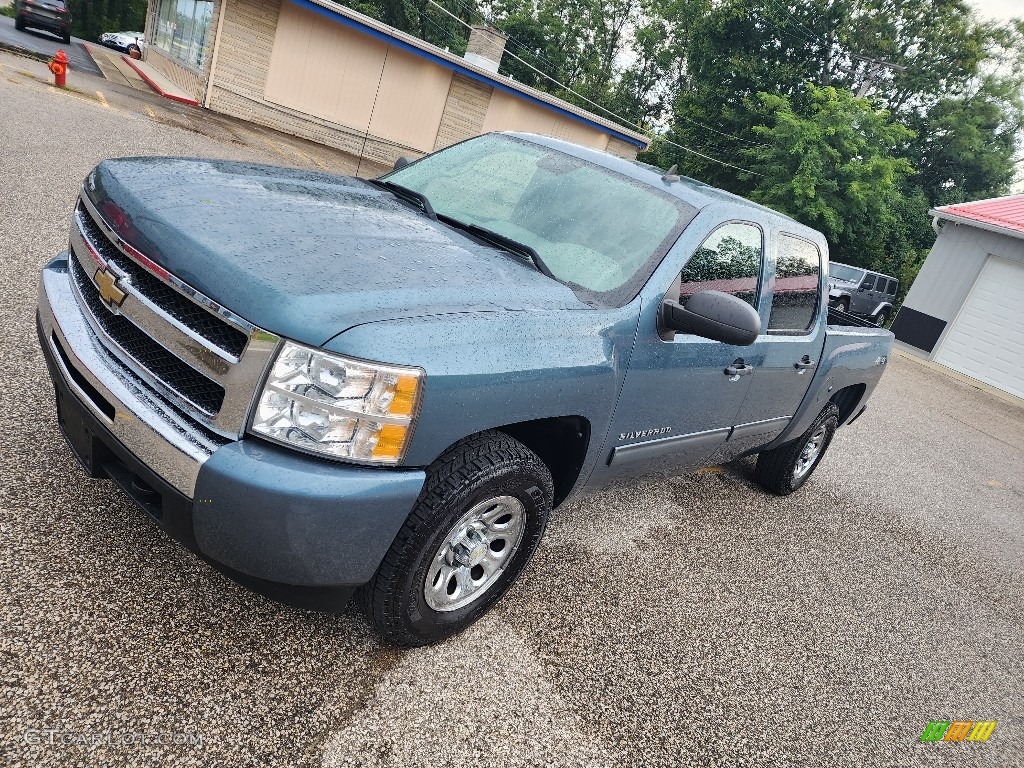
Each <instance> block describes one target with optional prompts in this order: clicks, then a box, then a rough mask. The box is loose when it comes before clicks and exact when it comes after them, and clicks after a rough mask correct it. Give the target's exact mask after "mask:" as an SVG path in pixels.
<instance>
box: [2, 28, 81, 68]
mask: <svg viewBox="0 0 1024 768" xmlns="http://www.w3.org/2000/svg"><path fill="white" fill-rule="evenodd" d="M82 42H83V41H82V40H80V39H79V38H77V37H72V38H71V43H70V44H69V45H65V44H64V41H62V40H61V39H60V38H59V37H57V36H56V35H52V34H50V33H49V32H45V31H44V30H41V29H26V30H25V31H24V32H20V31H18V30H17V29H15V28H14V19H12V18H10V17H9V16H0V43H6V44H7V45H13V46H15V47H17V48H24V49H25V50H27V51H32V52H34V53H41V54H43V55H45V56H53V55H54V54H55V53H57V51H58V50H59V49H63V50H64V53H66V54H67V55H68V61H69V62H70V64H71V70H72V71H73V72H86V73H88V74H90V75H99V74H100V71H99V69H98V68H97V67H96V64H95V63H94V62H93V60H92V57H91V56H90V55H89V53H88V52H87V51H86V50H85V48H84V47H82Z"/></svg>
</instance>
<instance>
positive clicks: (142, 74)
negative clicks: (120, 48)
mask: <svg viewBox="0 0 1024 768" xmlns="http://www.w3.org/2000/svg"><path fill="white" fill-rule="evenodd" d="M121 58H122V59H124V62H125V64H127V65H128V66H129V67H131V68H132V69H134V70H135V72H136V73H137V74H138V76H139V77H141V78H142V79H143V80H144V81H145V82H146V85H148V86H149V87H150V88H152V89H153V90H154V91H156V92H157V93H159V94H160V95H161V96H163V97H164V98H165V99H171V100H173V101H180V102H181V103H182V104H188V105H189V106H190V107H198V106H199V101H198V99H192V98H189V97H188V96H178V95H177V94H174V93H168V92H167V91H165V90H164V89H163V88H161V87H160V86H159V85H157V84H156V83H155V82H154V81H153V79H152V78H151V77H150V76H149V75H147V74H146V73H145V72H143V71H142V69H141V68H139V67H138V66H136V64H135V62H134V61H133V60H132V58H131V57H130V56H123V55H122V56H121Z"/></svg>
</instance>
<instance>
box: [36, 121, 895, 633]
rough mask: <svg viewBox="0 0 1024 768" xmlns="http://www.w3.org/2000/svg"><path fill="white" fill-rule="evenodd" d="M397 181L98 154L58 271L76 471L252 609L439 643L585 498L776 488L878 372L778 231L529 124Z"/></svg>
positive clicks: (407, 166) (646, 169) (762, 219)
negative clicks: (739, 470)
mask: <svg viewBox="0 0 1024 768" xmlns="http://www.w3.org/2000/svg"><path fill="white" fill-rule="evenodd" d="M397 165H398V166H400V167H397V168H396V170H395V171H394V172H392V173H389V174H387V175H386V176H384V177H382V178H380V179H377V180H368V181H367V180H361V179H357V178H350V177H340V176H334V175H328V174H323V173H313V172H308V171H301V170H296V169H286V168H279V167H273V166H264V165H251V164H244V163H231V162H219V161H212V160H195V159H175V158H130V159H118V160H108V161H106V162H103V163H101V164H100V165H99V166H97V167H96V168H95V169H94V170H93V171H92V172H90V174H89V175H88V177H87V178H86V180H85V183H84V184H83V187H82V191H81V194H80V196H79V198H78V202H77V205H76V207H75V210H74V214H73V219H72V224H71V235H70V245H69V248H68V250H67V251H66V252H64V253H62V254H60V255H59V256H57V257H56V258H54V259H53V260H52V261H51V262H50V263H49V264H47V265H46V267H45V268H44V269H43V272H42V279H41V284H40V292H39V306H38V316H37V321H38V322H37V325H38V332H39V341H40V344H41V345H42V350H43V352H44V355H45V358H46V361H47V364H48V366H49V371H50V375H51V377H52V379H53V382H54V385H55V389H56V394H57V418H58V421H59V424H60V426H61V428H62V430H63V433H64V435H65V436H66V438H67V441H68V443H69V444H70V446H71V449H72V452H73V454H74V455H75V456H76V457H77V458H78V460H79V461H80V462H81V463H82V465H83V466H84V467H85V470H86V472H87V473H88V474H89V475H90V476H91V477H104V478H110V479H111V480H113V481H114V482H115V483H116V484H117V485H118V486H119V487H120V488H121V489H122V490H123V491H124V492H125V493H127V494H128V495H129V496H130V497H131V498H132V499H134V500H135V501H136V502H137V503H138V505H139V506H141V507H142V508H143V509H144V510H145V511H146V512H148V513H149V514H150V515H151V516H152V517H153V518H154V519H155V520H156V521H157V522H158V523H159V524H160V525H161V526H162V527H163V529H164V530H165V531H166V532H167V533H168V534H169V535H171V536H172V537H174V538H176V539H177V540H179V541H180V542H182V543H183V544H184V545H185V546H187V547H188V548H190V549H191V550H193V551H194V552H195V553H197V554H198V555H199V556H200V557H202V558H203V559H205V560H206V561H208V562H209V563H211V564H212V565H214V566H215V567H217V568H218V569H220V570H222V571H223V572H225V573H227V574H229V575H230V576H232V577H233V578H236V579H238V580H240V581H243V582H244V583H246V584H249V585H251V586H253V587H254V588H256V589H259V590H261V591H263V592H265V593H266V594H270V595H272V596H274V597H277V598H279V599H284V600H287V601H289V602H292V603H298V604H302V605H310V606H317V607H340V606H342V605H344V604H345V602H347V601H348V600H349V598H350V597H351V596H352V595H353V594H354V593H358V596H359V599H360V601H361V603H362V604H363V606H364V607H365V610H366V612H367V614H368V616H369V619H370V621H371V622H372V623H373V624H374V625H375V626H376V627H377V629H378V630H379V631H380V632H381V633H382V634H383V635H384V636H385V637H386V638H388V639H389V640H390V641H392V642H394V643H396V644H400V645H410V646H411V645H422V644H425V643H429V642H432V641H436V640H439V639H441V638H444V637H447V636H449V635H451V634H453V633H455V632H458V631H460V630H461V629H463V628H465V627H466V626H468V625H469V624H470V623H472V622H473V621H475V620H476V619H477V618H479V617H480V616H481V615H482V614H483V613H485V612H486V611H487V610H488V609H489V608H490V607H491V606H493V605H494V603H495V602H496V601H497V600H499V599H500V597H501V596H502V595H503V594H504V593H505V592H506V591H507V590H508V588H509V587H510V586H511V585H512V584H513V583H514V581H515V580H516V579H517V578H518V577H519V575H520V574H521V573H522V571H523V569H524V568H525V567H526V565H527V563H528V562H529V560H530V557H531V555H532V554H533V552H534V550H535V549H536V548H537V545H538V542H539V541H540V539H541V536H542V534H543V533H544V528H545V524H546V522H547V520H548V517H549V515H550V513H551V511H552V510H553V509H555V508H556V507H558V506H559V505H561V504H564V503H565V502H566V501H567V500H569V499H570V498H573V497H574V496H576V495H577V494H581V493H585V492H587V491H588V490H592V489H596V488H601V487H604V486H606V485H607V484H609V483H611V482H612V481H615V480H618V479H621V478H624V477H628V476H635V475H639V474H642V473H649V472H667V473H682V472H685V471H688V470H692V469H694V468H697V467H701V466H705V465H711V464H718V463H721V462H726V461H730V460H732V459H735V458H737V457H740V456H744V455H751V454H757V455H758V458H757V464H756V479H757V481H758V482H759V483H760V484H761V485H763V486H764V487H765V488H766V489H767V490H769V491H771V492H773V493H777V494H782V495H785V494H789V493H791V492H793V491H795V490H796V489H797V488H799V487H800V485H801V484H803V483H804V482H805V481H806V480H807V479H808V477H809V476H810V475H811V473H812V472H813V471H814V468H815V467H816V466H817V464H818V462H819V461H820V460H821V457H822V455H823V454H824V453H825V451H826V450H827V449H828V446H829V443H830V441H831V440H832V436H833V434H834V433H835V431H836V429H838V428H839V427H840V426H843V425H847V424H850V423H851V422H853V421H854V420H855V419H857V418H858V417H859V416H860V415H861V414H862V413H863V412H864V409H865V407H866V403H867V400H868V397H869V396H870V395H871V393H872V390H873V389H874V388H875V385H876V384H877V383H878V381H879V378H880V377H881V374H882V371H883V370H884V367H885V364H886V362H887V359H888V356H889V352H890V345H891V342H892V336H891V334H890V333H889V332H888V331H886V330H883V329H881V328H873V327H866V326H867V323H862V324H861V325H862V326H865V327H861V325H858V324H857V323H858V321H857V320H856V319H855V318H852V317H849V316H840V315H839V314H838V313H834V314H833V315H830V313H829V310H828V307H827V299H826V294H825V290H826V279H827V274H828V272H827V268H828V263H827V245H826V242H825V239H824V238H823V237H822V235H821V234H820V233H818V232H816V231H814V230H811V229H808V228H807V227H805V226H802V225H800V224H798V223H797V222H796V221H793V220H792V219H789V218H787V217H785V216H782V215H780V214H778V213H776V212H774V211H771V210H769V209H767V208H764V207H761V206H758V205H755V204H753V203H751V202H749V201H747V200H744V199H742V198H739V197H736V196H734V195H730V194H727V193H725V192H723V191H721V190H718V189H715V188H712V187H709V186H706V185H704V184H701V183H699V182H696V181H693V180H692V179H687V178H681V177H679V176H677V175H675V174H674V173H673V172H669V173H663V172H662V171H659V170H657V169H654V168H652V167H650V166H646V165H643V164H640V163H635V162H628V161H625V160H622V159H619V158H616V157H613V156H611V155H608V154H604V153H601V152H596V151H592V150H589V149H584V148H582V147H579V146H575V145H572V144H568V143H565V142H561V141H556V140H553V139H547V138H542V137H538V136H531V135H522V134H514V133H505V134H489V135H485V136H480V137H477V138H474V139H471V140H469V141H466V142H463V143H461V144H457V145H455V146H452V147H449V148H447V149H445V150H442V151H440V152H437V153H434V154H431V155H428V156H426V157H424V158H422V159H420V160H418V161H416V162H413V163H405V162H404V161H402V162H400V163H399V164H397ZM844 320H845V322H843V321H844ZM537 578H543V575H541V574H538V576H537Z"/></svg>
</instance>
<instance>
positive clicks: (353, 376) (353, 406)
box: [252, 341, 423, 464]
mask: <svg viewBox="0 0 1024 768" xmlns="http://www.w3.org/2000/svg"><path fill="white" fill-rule="evenodd" d="M422 383H423V371H421V370H420V369H419V368H404V367H398V366H391V365H378V364H376V363H368V362H364V361H362V360H352V359H349V358H346V357H342V356H340V355H334V354H330V353H327V352H321V351H319V350H315V349H309V348H308V347H303V346H300V345H299V344H293V343H292V342H290V341H288V342H285V344H284V346H283V347H281V350H280V351H279V352H278V355H277V358H276V359H275V360H274V366H273V368H272V369H271V371H270V376H269V377H268V378H267V383H266V384H265V385H264V386H263V392H262V393H261V394H260V400H259V405H258V406H257V408H256V416H255V417H254V419H253V424H252V431H253V432H255V433H256V434H259V435H263V436H265V437H269V438H270V439H272V440H275V441H277V442H279V443H284V444H285V445H290V446H294V447H296V448H302V449H304V450H307V451H311V452H313V453H319V454H323V455H326V456H331V457H335V458H339V459H352V460H354V461H363V462H367V463H372V464H397V463H398V462H399V461H401V460H402V457H403V456H404V455H405V449H406V448H407V447H408V445H409V439H410V438H411V437H412V429H413V425H414V424H415V421H416V412H417V408H418V407H419V400H420V393H421V390H422Z"/></svg>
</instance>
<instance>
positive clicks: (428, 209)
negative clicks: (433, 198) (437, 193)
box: [367, 179, 437, 221]
mask: <svg viewBox="0 0 1024 768" xmlns="http://www.w3.org/2000/svg"><path fill="white" fill-rule="evenodd" d="M367 181H368V182H370V183H371V184H374V185H376V186H378V187H383V188H384V189H386V190H388V192H391V193H393V194H395V195H397V196H398V197H401V198H403V199H405V200H411V201H413V202H415V203H419V205H420V208H422V209H423V212H424V213H425V214H427V216H429V217H430V218H432V219H433V220H434V221H437V214H436V213H434V207H433V206H432V205H431V204H430V201H429V200H427V196H426V195H424V194H423V193H422V192H417V191H416V190H415V189H409V188H408V187H403V186H402V185H401V184H395V182H393V181H383V180H381V179H367Z"/></svg>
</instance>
